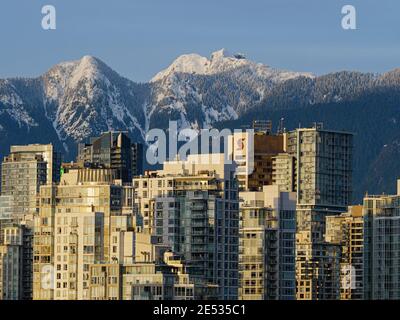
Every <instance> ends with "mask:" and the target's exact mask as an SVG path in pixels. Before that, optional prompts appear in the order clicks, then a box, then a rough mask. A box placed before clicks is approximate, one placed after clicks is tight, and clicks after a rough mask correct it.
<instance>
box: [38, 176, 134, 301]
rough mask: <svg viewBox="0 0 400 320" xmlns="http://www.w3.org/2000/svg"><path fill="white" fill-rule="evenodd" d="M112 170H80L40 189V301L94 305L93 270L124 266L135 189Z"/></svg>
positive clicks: (132, 217)
mask: <svg viewBox="0 0 400 320" xmlns="http://www.w3.org/2000/svg"><path fill="white" fill-rule="evenodd" d="M114 177H115V176H114V172H113V170H111V169H89V168H85V169H83V168H75V169H70V170H67V172H65V173H64V174H63V175H62V177H61V181H60V184H59V185H45V186H42V187H41V188H40V196H39V200H40V210H39V215H38V216H36V217H35V226H34V231H35V232H34V244H33V249H34V251H33V255H34V260H33V269H34V272H33V273H34V274H33V278H34V280H33V298H34V299H56V300H58V299H69V300H75V299H79V300H82V299H89V276H90V265H91V264H94V263H111V262H112V261H114V262H116V263H117V262H119V261H123V260H124V258H125V255H127V256H128V254H125V252H124V249H125V248H126V249H127V250H128V251H129V250H131V249H130V248H131V246H132V242H133V236H132V234H131V233H132V232H133V231H134V228H135V222H134V216H133V188H132V187H131V186H124V185H122V184H121V183H120V181H119V180H115V179H114Z"/></svg>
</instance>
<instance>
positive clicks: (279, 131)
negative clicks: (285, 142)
mask: <svg viewBox="0 0 400 320" xmlns="http://www.w3.org/2000/svg"><path fill="white" fill-rule="evenodd" d="M284 121H285V118H281V119H280V120H279V126H278V134H282V133H284V132H285V128H284Z"/></svg>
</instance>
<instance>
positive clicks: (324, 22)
mask: <svg viewBox="0 0 400 320" xmlns="http://www.w3.org/2000/svg"><path fill="white" fill-rule="evenodd" d="M45 4H52V5H54V6H55V7H56V9H57V30H54V31H44V30H43V29H42V28H41V19H42V14H41V8H42V6H43V5H45ZM345 4H352V5H354V6H355V7H356V9H357V27H358V30H355V31H344V30H343V29H342V28H341V8H342V6H343V5H345ZM399 17H400V1H399V0H346V1H342V0H240V1H237V0H198V1H194V0H115V1H111V0H80V1H78V0H46V1H42V0H34V1H32V0H1V2H0V77H1V78H4V77H12V76H37V75H39V74H41V73H43V72H45V71H46V70H47V69H48V68H50V67H51V66H52V65H54V64H56V63H58V62H60V61H64V60H73V59H78V58H80V57H81V56H83V55H86V54H90V55H94V56H97V57H99V58H100V59H102V60H103V61H104V62H106V63H107V64H108V65H110V66H111V67H112V68H114V69H115V70H116V71H118V72H119V73H120V74H122V75H124V76H126V77H128V78H130V79H132V80H135V81H147V80H149V79H150V78H151V77H152V76H153V75H154V74H155V73H156V72H158V71H160V70H161V69H163V68H165V67H166V66H168V64H169V63H171V62H172V61H173V60H174V59H175V58H176V57H177V56H179V55H180V54H183V53H191V52H196V53H199V54H202V55H206V56H209V54H210V53H211V52H212V51H215V50H218V49H220V48H226V49H228V50H229V51H230V52H242V53H245V54H246V55H247V57H248V58H250V59H252V60H255V61H258V62H262V63H265V64H268V65H271V66H274V67H278V68H284V69H290V70H295V71H310V72H314V73H316V74H323V73H327V72H331V71H338V70H343V69H349V70H360V71H371V72H383V71H387V70H390V69H393V68H396V67H400V18H399Z"/></svg>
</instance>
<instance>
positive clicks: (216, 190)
mask: <svg viewBox="0 0 400 320" xmlns="http://www.w3.org/2000/svg"><path fill="white" fill-rule="evenodd" d="M234 173H235V165H234V164H226V163H225V161H224V155H223V154H213V155H208V154H205V155H190V156H189V157H188V159H187V160H186V161H168V162H165V163H164V168H163V169H162V170H159V171H154V172H149V173H148V174H147V175H145V176H142V177H136V178H135V179H134V187H135V193H136V197H135V201H136V204H137V207H138V214H140V215H142V216H143V222H144V228H145V229H148V230H150V232H152V233H153V234H154V235H156V236H157V237H158V239H159V242H160V243H162V244H164V245H167V246H169V247H170V248H171V249H172V251H173V252H174V254H177V255H179V256H182V257H183V258H184V261H185V264H186V266H187V270H188V273H189V275H190V276H191V277H202V278H203V279H205V280H206V281H207V282H208V283H209V284H214V285H218V290H219V298H221V299H236V298H237V290H238V222H239V209H238V188H237V181H236V179H235V175H234Z"/></svg>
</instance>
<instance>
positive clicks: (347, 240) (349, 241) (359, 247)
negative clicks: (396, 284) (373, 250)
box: [325, 206, 364, 300]
mask: <svg viewBox="0 0 400 320" xmlns="http://www.w3.org/2000/svg"><path fill="white" fill-rule="evenodd" d="M325 238H326V241H327V242H329V243H332V244H338V245H340V247H341V256H340V299H341V300H360V299H363V293H364V292H363V290H364V283H363V282H364V263H363V262H364V261H363V259H364V217H363V207H362V206H352V207H349V210H348V212H346V213H342V214H341V215H339V216H327V217H326V234H325Z"/></svg>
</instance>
